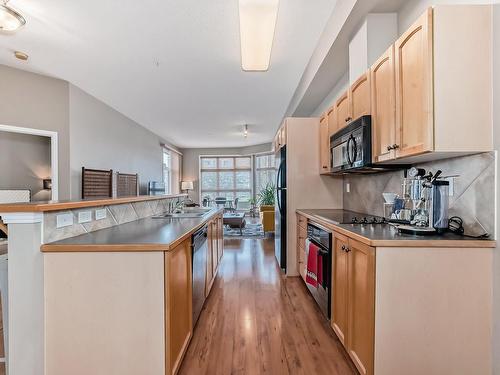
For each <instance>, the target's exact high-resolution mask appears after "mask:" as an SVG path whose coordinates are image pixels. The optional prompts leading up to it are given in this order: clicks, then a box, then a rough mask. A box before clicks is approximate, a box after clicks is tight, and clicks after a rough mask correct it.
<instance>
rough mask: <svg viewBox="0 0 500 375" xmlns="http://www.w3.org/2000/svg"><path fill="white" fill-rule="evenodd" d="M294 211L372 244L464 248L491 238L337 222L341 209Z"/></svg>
mask: <svg viewBox="0 0 500 375" xmlns="http://www.w3.org/2000/svg"><path fill="white" fill-rule="evenodd" d="M297 213H299V214H301V215H303V216H305V217H307V218H308V219H310V220H311V221H314V222H317V223H318V224H321V225H323V226H325V227H327V228H329V229H331V230H333V231H336V232H339V233H341V234H343V235H345V236H347V237H351V238H354V239H355V240H358V241H360V242H362V243H364V244H366V245H368V246H374V247H377V246H378V247H464V248H471V247H476V248H486V247H488V248H491V247H495V246H496V242H495V241H493V240H485V239H475V238H470V237H463V236H459V235H456V234H453V233H446V234H444V235H430V236H429V235H427V236H413V235H409V234H401V233H399V232H398V230H397V229H396V228H395V227H394V226H392V225H389V224H340V221H341V220H342V217H343V216H344V214H345V211H344V210H324V209H317V210H313V209H300V210H297Z"/></svg>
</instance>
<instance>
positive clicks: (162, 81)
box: [0, 0, 335, 147]
mask: <svg viewBox="0 0 500 375" xmlns="http://www.w3.org/2000/svg"><path fill="white" fill-rule="evenodd" d="M9 4H10V5H11V6H12V7H14V8H15V9H17V10H19V11H21V13H22V14H23V15H24V16H25V18H26V19H27V25H26V27H25V28H24V29H22V30H20V31H19V32H18V33H16V34H15V35H8V36H6V35H0V64H5V65H9V66H14V67H18V68H21V69H25V70H30V71H35V72H39V73H42V74H47V75H50V76H54V77H58V78H62V79H65V80H67V81H69V82H71V83H73V84H75V85H76V86H78V87H80V88H82V89H83V90H85V91H87V92H88V93H90V94H91V95H93V96H95V97H97V98H98V99H100V100H102V101H103V102H105V103H106V104H108V105H110V106H111V107H113V108H115V109H116V110H118V111H120V112H122V113H123V114H125V115H126V116H128V117H130V118H131V119H133V120H135V121H137V122H138V123H140V124H141V125H143V126H145V127H147V128H149V129H150V130H152V131H154V132H155V133H157V134H158V135H160V136H162V137H164V138H166V139H167V140H170V141H171V142H172V143H174V144H175V145H178V146H180V147H237V146H248V145H253V144H259V143H264V142H269V141H270V140H271V139H272V137H273V135H274V133H275V130H276V128H277V127H278V125H279V123H280V121H281V119H282V117H283V115H284V113H285V111H286V108H287V106H288V104H289V102H290V99H291V97H292V95H293V93H294V91H295V89H296V87H297V84H298V82H299V80H300V78H301V76H302V73H303V71H304V69H305V67H306V65H307V63H308V61H309V58H310V56H311V54H312V52H313V50H314V48H315V46H316V43H317V41H318V39H319V37H320V34H321V32H322V30H323V28H324V26H325V24H326V22H327V20H328V18H329V17H330V15H331V13H332V10H333V7H334V5H335V0H281V2H280V9H279V12H278V21H277V26H276V32H275V40H274V46H273V51H272V55H271V66H270V69H269V71H268V72H265V73H251V72H243V71H242V70H241V64H240V44H239V23H238V0H211V1H209V0H180V1H179V0H163V1H158V0H139V1H135V2H134V1H130V0H123V1H118V0H115V1H111V0H108V1H105V0H102V1H96V0H86V1H68V0H46V1H35V0H11V1H10V3H9ZM13 50H20V51H23V52H26V53H28V54H29V56H30V59H29V61H28V62H27V63H23V62H21V61H18V60H16V59H15V58H14V57H13V54H12V51H13ZM245 123H248V124H249V136H248V138H247V139H245V138H244V137H243V135H242V134H243V124H245Z"/></svg>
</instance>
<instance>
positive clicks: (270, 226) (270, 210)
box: [260, 205, 274, 232]
mask: <svg viewBox="0 0 500 375" xmlns="http://www.w3.org/2000/svg"><path fill="white" fill-rule="evenodd" d="M260 221H261V223H262V227H263V229H264V232H274V206H266V205H263V206H260Z"/></svg>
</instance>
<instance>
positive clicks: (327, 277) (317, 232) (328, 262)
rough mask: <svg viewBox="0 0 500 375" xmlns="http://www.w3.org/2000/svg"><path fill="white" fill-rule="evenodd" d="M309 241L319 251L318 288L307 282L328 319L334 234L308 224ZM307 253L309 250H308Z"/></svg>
mask: <svg viewBox="0 0 500 375" xmlns="http://www.w3.org/2000/svg"><path fill="white" fill-rule="evenodd" d="M307 239H308V240H309V241H310V242H312V243H313V244H314V245H316V246H317V247H318V248H319V249H318V253H317V254H318V255H317V256H318V259H317V262H316V264H317V265H319V266H318V270H317V272H318V273H321V274H320V275H318V286H317V287H314V286H312V285H311V284H309V283H307V282H306V285H307V289H309V291H310V292H311V294H312V296H313V297H314V299H315V300H316V303H317V304H318V306H319V308H320V309H321V311H322V312H323V314H324V315H325V317H326V318H327V319H330V317H331V289H332V232H331V231H329V230H328V229H326V228H323V227H321V226H320V225H318V224H311V223H309V224H307ZM306 251H307V250H306Z"/></svg>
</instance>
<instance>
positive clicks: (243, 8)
mask: <svg viewBox="0 0 500 375" xmlns="http://www.w3.org/2000/svg"><path fill="white" fill-rule="evenodd" d="M278 5H279V0H239V6H240V38H241V67H242V68H243V70H245V71H266V70H267V69H269V61H270V60H271V49H272V46H273V39H274V29H275V28H276V18H277V16H278Z"/></svg>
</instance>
